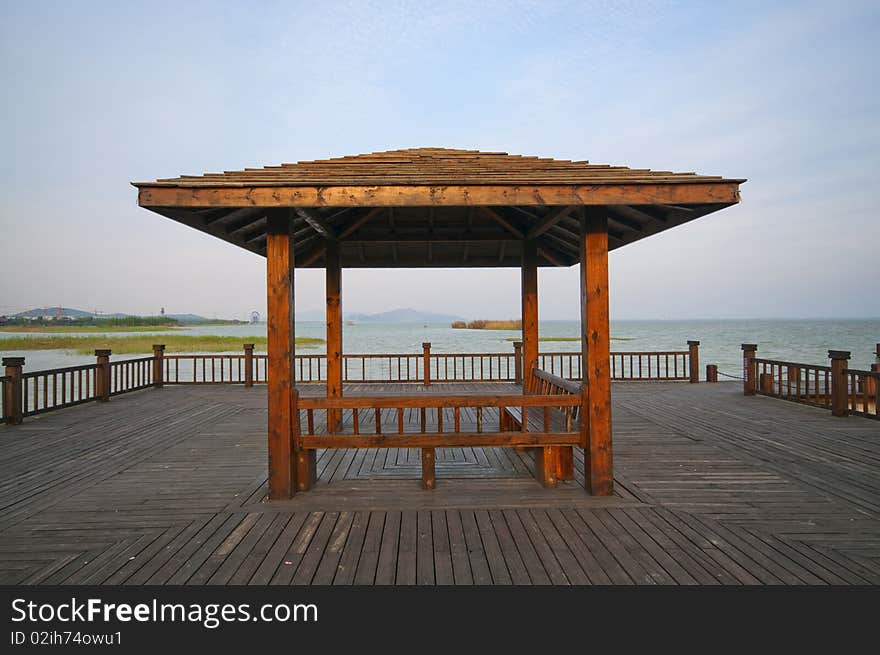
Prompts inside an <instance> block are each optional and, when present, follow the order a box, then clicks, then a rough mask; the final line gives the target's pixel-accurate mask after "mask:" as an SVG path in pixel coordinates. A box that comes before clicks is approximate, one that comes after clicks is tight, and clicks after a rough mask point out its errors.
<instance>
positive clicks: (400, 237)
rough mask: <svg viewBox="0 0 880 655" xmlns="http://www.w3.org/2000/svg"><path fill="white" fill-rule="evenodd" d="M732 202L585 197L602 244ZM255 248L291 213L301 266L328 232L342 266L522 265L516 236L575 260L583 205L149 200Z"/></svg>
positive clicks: (562, 260) (311, 260) (320, 251)
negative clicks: (208, 204)
mask: <svg viewBox="0 0 880 655" xmlns="http://www.w3.org/2000/svg"><path fill="white" fill-rule="evenodd" d="M731 204H733V203H712V204H688V205H660V204H649V205H606V206H591V207H590V208H589V211H591V212H601V213H602V214H604V215H605V216H607V218H608V247H609V249H611V250H613V249H616V248H620V247H622V246H625V245H627V244H629V243H632V242H634V241H638V240H639V239H642V238H644V237H646V236H649V235H652V234H656V233H657V232H661V231H663V230H667V229H669V228H672V227H675V226H677V225H681V224H682V223H686V222H688V221H691V220H694V219H696V218H699V217H701V216H705V215H706V214H709V213H711V212H715V211H718V210H719V209H723V208H724V207H727V206H730V205H731ZM148 208H149V209H151V210H152V211H154V212H156V213H158V214H161V215H163V216H166V217H168V218H171V219H173V220H175V221H178V222H180V223H183V224H185V225H188V226H190V227H192V228H195V229H197V230H200V231H202V232H205V233H207V234H210V235H212V236H214V237H217V238H219V239H222V240H224V241H228V242H229V243H232V244H235V245H237V246H239V247H241V248H245V249H246V250H249V251H251V252H254V253H256V254H258V255H262V256H265V254H266V226H267V220H268V217H269V216H270V215H272V214H274V215H277V216H284V217H286V218H287V220H289V221H291V222H292V232H293V236H294V248H295V262H296V266H297V267H298V268H323V267H324V265H325V262H324V248H325V245H326V242H327V240H328V239H336V240H338V241H339V243H340V251H341V256H342V266H343V267H345V268H440V267H442V268H460V267H517V268H518V267H520V266H521V264H522V260H521V253H522V242H523V240H524V239H534V240H535V241H536V242H537V245H538V264H539V265H540V266H571V265H573V264H576V263H578V261H579V238H580V236H579V235H580V220H581V218H580V217H581V216H582V215H583V212H584V211H585V208H584V207H583V206H574V205H568V206H549V207H546V206H545V207H539V206H527V207H526V206H522V207H520V206H492V207H482V206H461V207H458V206H452V207H449V206H446V207H347V208H340V207H309V208H290V207H283V208H278V207H273V208H267V207H216V208H197V207H194V208H187V207H148Z"/></svg>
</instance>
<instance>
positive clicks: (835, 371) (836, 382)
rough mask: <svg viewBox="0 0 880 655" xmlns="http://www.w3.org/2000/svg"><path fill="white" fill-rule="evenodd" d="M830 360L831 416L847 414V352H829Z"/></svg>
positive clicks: (848, 353) (848, 356)
mask: <svg viewBox="0 0 880 655" xmlns="http://www.w3.org/2000/svg"><path fill="white" fill-rule="evenodd" d="M828 357H829V358H830V359H831V415H832V416H847V415H848V414H849V407H848V405H849V394H848V393H847V383H846V368H847V367H846V362H847V360H848V359H849V358H850V352H849V351H848V350H829V351H828Z"/></svg>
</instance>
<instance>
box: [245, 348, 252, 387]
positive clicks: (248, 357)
mask: <svg viewBox="0 0 880 655" xmlns="http://www.w3.org/2000/svg"><path fill="white" fill-rule="evenodd" d="M244 386H245V387H248V388H250V387H253V386H254V344H252V343H246V344H244Z"/></svg>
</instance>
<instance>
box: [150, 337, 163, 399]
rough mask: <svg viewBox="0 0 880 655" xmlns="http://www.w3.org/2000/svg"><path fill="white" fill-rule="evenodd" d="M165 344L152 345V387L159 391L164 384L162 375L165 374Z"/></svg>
mask: <svg viewBox="0 0 880 655" xmlns="http://www.w3.org/2000/svg"><path fill="white" fill-rule="evenodd" d="M164 363H165V344H164V343H154V344H153V387H155V388H156V389H161V388H162V384H163V382H164V378H163V375H164V373H165V367H164V366H163V364H164Z"/></svg>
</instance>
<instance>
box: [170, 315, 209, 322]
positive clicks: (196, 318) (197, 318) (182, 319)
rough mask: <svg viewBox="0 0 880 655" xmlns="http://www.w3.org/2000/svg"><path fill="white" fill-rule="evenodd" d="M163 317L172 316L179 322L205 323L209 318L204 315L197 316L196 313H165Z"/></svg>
mask: <svg viewBox="0 0 880 655" xmlns="http://www.w3.org/2000/svg"><path fill="white" fill-rule="evenodd" d="M165 318H173V319H174V320H176V321H180V322H181V323H206V322H208V321H211V320H216V319H210V318H205V317H204V316H199V315H198V314H165Z"/></svg>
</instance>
